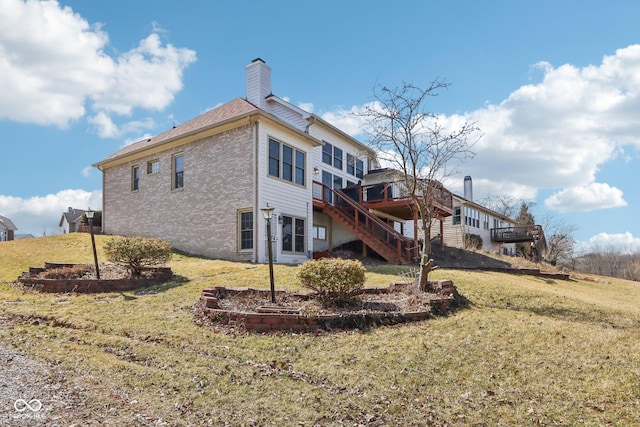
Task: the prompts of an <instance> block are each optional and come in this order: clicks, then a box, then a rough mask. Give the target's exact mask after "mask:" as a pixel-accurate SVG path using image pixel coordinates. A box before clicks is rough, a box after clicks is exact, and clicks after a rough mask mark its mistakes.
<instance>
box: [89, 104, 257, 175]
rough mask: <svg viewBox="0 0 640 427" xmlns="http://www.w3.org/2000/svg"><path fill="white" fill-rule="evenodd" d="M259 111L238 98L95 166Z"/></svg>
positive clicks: (124, 149) (128, 147)
mask: <svg viewBox="0 0 640 427" xmlns="http://www.w3.org/2000/svg"><path fill="white" fill-rule="evenodd" d="M257 111H258V108H257V107H255V106H254V105H253V104H251V103H249V102H247V101H246V100H244V99H242V98H236V99H234V100H233V101H230V102H227V103H226V104H223V105H221V106H219V107H216V108H214V109H213V110H209V111H207V112H206V113H204V114H201V115H200V116H198V117H196V118H194V119H191V120H189V121H187V122H185V123H183V124H181V125H179V126H175V127H173V128H172V129H170V130H168V131H166V132H164V133H161V134H159V135H156V136H153V137H151V138H147V139H143V140H141V141H138V142H135V143H133V144H131V145H127V146H126V147H124V148H122V149H121V150H119V151H116V152H115V153H113V154H112V155H110V156H109V157H107V158H105V159H104V160H102V161H100V162H98V163H96V164H94V165H93V166H96V167H98V168H100V166H101V165H102V164H104V163H107V162H109V161H111V160H115V159H118V158H121V157H124V156H127V155H130V154H134V153H137V152H139V151H143V150H146V149H148V148H151V147H154V146H157V145H162V144H164V143H166V142H169V141H173V140H176V139H179V138H182V137H184V136H187V135H190V134H193V133H195V132H199V131H202V130H205V129H208V128H212V127H215V126H219V125H222V124H224V123H226V122H228V121H231V120H233V119H237V118H239V117H242V116H245V115H247V114H250V113H254V112H257Z"/></svg>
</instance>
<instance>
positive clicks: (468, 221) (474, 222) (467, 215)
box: [464, 207, 480, 228]
mask: <svg viewBox="0 0 640 427" xmlns="http://www.w3.org/2000/svg"><path fill="white" fill-rule="evenodd" d="M464 223H465V225H468V226H469V227H474V228H480V212H478V211H477V210H475V209H472V208H469V207H465V208H464Z"/></svg>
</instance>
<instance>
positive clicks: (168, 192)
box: [103, 125, 254, 260]
mask: <svg viewBox="0 0 640 427" xmlns="http://www.w3.org/2000/svg"><path fill="white" fill-rule="evenodd" d="M177 153H182V154H183V155H184V188H182V189H178V190H172V188H171V186H172V180H171V176H172V156H173V155H175V154H177ZM253 153H254V144H253V131H252V127H251V126H250V125H246V126H242V127H239V128H236V129H233V130H230V131H227V132H224V133H221V134H218V135H214V136H210V137H206V138H204V139H201V140H198V141H194V142H190V143H188V144H185V145H182V146H179V147H176V148H173V149H169V150H165V151H162V152H158V153H156V154H153V155H148V156H146V157H143V158H140V159H136V160H135V161H130V162H127V163H125V164H122V165H118V166H115V167H112V168H108V169H106V170H105V172H104V194H103V200H104V202H103V203H104V205H103V209H104V213H103V230H104V232H105V233H106V234H115V235H125V236H134V235H137V236H146V237H159V238H161V239H164V240H166V241H168V242H169V243H170V244H171V245H172V246H173V247H174V248H176V249H179V250H181V251H184V252H187V253H193V254H199V255H204V256H209V257H214V258H223V259H231V260H252V257H253V253H252V252H248V253H247V252H242V253H241V252H238V219H237V216H238V209H243V208H251V207H252V206H253V200H254V179H253V167H254V160H253ZM156 159H157V160H159V163H160V170H159V172H157V173H155V174H147V162H148V161H150V160H156ZM134 165H137V166H139V167H140V181H139V190H137V191H131V168H132V166H134Z"/></svg>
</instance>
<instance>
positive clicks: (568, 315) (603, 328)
mask: <svg viewBox="0 0 640 427" xmlns="http://www.w3.org/2000/svg"><path fill="white" fill-rule="evenodd" d="M96 237H97V243H98V246H99V247H101V245H102V243H103V242H104V241H105V239H107V238H108V237H104V236H96ZM98 254H99V256H100V257H101V260H104V258H103V256H102V253H101V252H100V251H99V253H98ZM92 259H93V258H92V253H91V247H90V239H89V236H88V235H86V234H70V235H64V236H54V237H46V238H39V239H33V240H27V241H19V242H4V243H0V300H1V301H2V303H1V304H0V326H1V329H0V345H1V346H4V347H5V348H15V349H18V350H19V351H21V352H24V353H26V354H28V355H29V356H30V357H32V358H34V359H36V360H41V361H43V362H45V363H48V364H53V365H55V366H56V367H58V368H59V369H60V370H61V371H62V372H63V373H64V378H58V380H59V381H61V384H62V386H63V387H64V388H68V389H69V390H81V397H82V404H74V405H72V406H71V407H64V405H60V404H56V405H54V404H53V403H49V402H48V401H47V399H46V396H47V391H46V390H43V396H33V397H34V398H38V397H40V398H42V400H43V404H44V405H45V407H46V406H47V405H50V410H49V412H47V414H46V415H47V417H50V419H51V420H55V422H56V423H58V424H59V425H72V424H76V425H98V424H100V425H149V426H156V425H157V426H160V425H166V426H182V425H184V426H187V425H193V426H195V425H215V426H225V425H229V426H242V425H245V426H253V425H255V426H334V425H335V426H343V425H346V426H357V425H363V426H382V425H385V426H424V425H476V426H485V425H486V426H496V425H504V426H512V425H563V426H569V425H593V426H601V425H640V283H637V282H628V281H622V280H616V279H610V278H603V277H594V276H589V277H587V276H583V277H581V278H580V279H579V280H578V279H575V280H571V281H549V280H545V279H543V278H538V277H528V276H514V275H508V274H501V273H487V272H469V271H454V270H446V269H439V270H436V271H435V272H434V273H433V274H432V277H433V278H436V279H451V280H453V281H454V283H455V285H456V286H457V287H458V290H459V292H460V293H461V294H462V295H464V297H466V298H467V299H468V301H469V306H468V307H467V308H464V309H461V310H459V311H457V312H456V313H454V314H452V315H450V316H448V317H442V318H437V319H433V320H429V321H425V322H419V323H414V324H408V325H403V326H393V327H384V328H379V329H375V330H371V331H368V332H359V331H349V332H338V333H331V334H328V333H321V334H319V335H312V334H302V335H292V334H286V333H282V334H271V335H258V334H245V333H232V334H230V333H226V332H223V331H221V330H220V329H218V328H211V327H208V326H199V325H198V323H197V322H195V321H194V315H193V312H192V308H193V305H194V303H196V302H197V300H198V298H199V296H200V291H201V290H202V289H204V288H207V287H211V286H228V287H234V286H235V287H243V286H251V287H262V288H268V286H269V279H268V268H267V267H266V266H264V265H254V264H246V263H232V262H226V261H215V260H206V259H201V258H196V257H188V256H184V255H177V254H176V255H174V256H173V258H172V260H171V262H170V266H171V268H172V269H173V270H174V272H175V273H176V275H177V276H178V279H177V280H176V281H174V282H172V283H169V284H167V285H163V286H159V287H156V288H154V292H152V293H148V292H145V293H141V294H136V293H133V292H127V293H125V294H121V293H111V294H97V295H49V294H37V293H33V292H23V291H22V290H20V289H18V288H16V287H14V286H12V285H11V283H12V282H14V281H15V279H16V277H17V276H18V275H19V274H20V273H21V272H22V271H26V270H27V269H28V267H29V266H41V265H43V264H44V262H45V261H57V262H87V263H91V262H92ZM295 269H296V268H295V267H294V266H281V265H276V266H275V277H276V287H277V288H279V289H289V290H293V289H296V283H295V278H294V277H295ZM397 272H398V269H397V268H395V267H393V268H390V267H385V268H372V269H370V270H369V272H368V273H367V285H369V286H378V285H386V284H388V283H389V282H391V281H394V280H398V276H396V273H397ZM0 378H1V376H0ZM0 404H2V405H5V406H6V407H7V408H10V409H11V410H13V408H12V407H11V405H13V401H11V402H0ZM3 409H4V408H3ZM3 421H4V420H3V419H2V418H0V424H2V422H3Z"/></svg>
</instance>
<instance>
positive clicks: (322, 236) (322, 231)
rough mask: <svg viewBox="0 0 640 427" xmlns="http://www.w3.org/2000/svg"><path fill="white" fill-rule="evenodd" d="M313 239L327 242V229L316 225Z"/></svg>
mask: <svg viewBox="0 0 640 427" xmlns="http://www.w3.org/2000/svg"><path fill="white" fill-rule="evenodd" d="M313 238H314V239H316V240H327V227H325V226H322V225H314V226H313Z"/></svg>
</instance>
